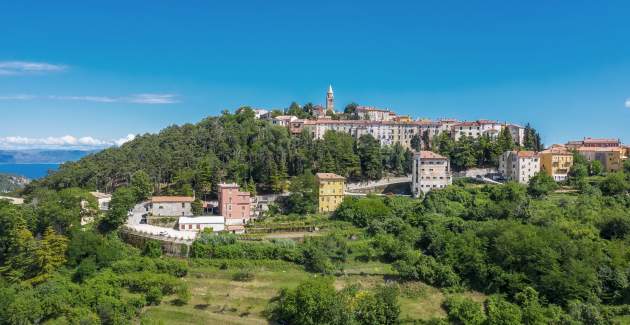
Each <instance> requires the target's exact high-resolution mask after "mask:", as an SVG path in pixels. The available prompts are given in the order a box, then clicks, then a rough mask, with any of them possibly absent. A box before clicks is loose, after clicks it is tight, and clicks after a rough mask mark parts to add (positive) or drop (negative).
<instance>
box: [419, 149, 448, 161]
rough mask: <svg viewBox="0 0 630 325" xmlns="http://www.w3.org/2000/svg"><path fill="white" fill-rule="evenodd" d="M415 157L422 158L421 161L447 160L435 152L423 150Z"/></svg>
mask: <svg viewBox="0 0 630 325" xmlns="http://www.w3.org/2000/svg"><path fill="white" fill-rule="evenodd" d="M414 155H415V156H420V159H447V158H446V157H444V156H442V155H439V154H437V153H435V152H433V151H428V150H421V151H419V152H416V153H414Z"/></svg>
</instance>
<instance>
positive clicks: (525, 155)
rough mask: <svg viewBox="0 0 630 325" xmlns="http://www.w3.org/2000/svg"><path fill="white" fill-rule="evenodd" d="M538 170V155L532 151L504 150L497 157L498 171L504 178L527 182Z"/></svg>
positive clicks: (522, 182)
mask: <svg viewBox="0 0 630 325" xmlns="http://www.w3.org/2000/svg"><path fill="white" fill-rule="evenodd" d="M538 172H540V157H539V156H538V154H537V153H536V152H534V151H506V152H504V153H503V154H502V155H501V157H500V158H499V173H501V174H502V175H503V176H504V177H505V178H506V179H508V180H511V181H515V182H519V183H521V184H527V183H529V180H530V179H531V178H532V177H534V175H536V173H538Z"/></svg>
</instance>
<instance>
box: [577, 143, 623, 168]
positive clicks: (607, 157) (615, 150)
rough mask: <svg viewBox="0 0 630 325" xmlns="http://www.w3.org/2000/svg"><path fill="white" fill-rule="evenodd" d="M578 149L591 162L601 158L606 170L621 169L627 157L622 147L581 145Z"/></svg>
mask: <svg viewBox="0 0 630 325" xmlns="http://www.w3.org/2000/svg"><path fill="white" fill-rule="evenodd" d="M577 151H578V153H580V155H582V156H584V158H586V160H588V161H589V162H592V161H594V160H599V161H600V162H601V163H602V167H603V169H604V171H605V172H617V171H620V170H621V169H622V168H623V160H624V159H625V158H626V157H625V156H624V155H623V149H622V148H621V147H608V148H600V147H580V148H578V149H577Z"/></svg>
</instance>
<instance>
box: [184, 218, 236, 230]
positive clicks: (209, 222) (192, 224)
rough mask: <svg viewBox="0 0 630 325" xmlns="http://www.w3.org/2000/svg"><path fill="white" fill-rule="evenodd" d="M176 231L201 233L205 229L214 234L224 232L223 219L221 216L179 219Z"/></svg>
mask: <svg viewBox="0 0 630 325" xmlns="http://www.w3.org/2000/svg"><path fill="white" fill-rule="evenodd" d="M177 225H178V229H179V230H182V231H197V232H200V231H203V230H204V229H206V228H210V229H212V231H214V232H219V231H223V230H225V218H223V216H203V217H192V218H191V217H179V220H178V222H177Z"/></svg>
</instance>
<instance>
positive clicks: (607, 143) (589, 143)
mask: <svg viewBox="0 0 630 325" xmlns="http://www.w3.org/2000/svg"><path fill="white" fill-rule="evenodd" d="M566 147H567V149H569V150H577V149H578V148H581V147H586V148H617V147H621V140H619V139H606V138H584V139H582V140H575V141H569V142H567V144H566Z"/></svg>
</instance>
